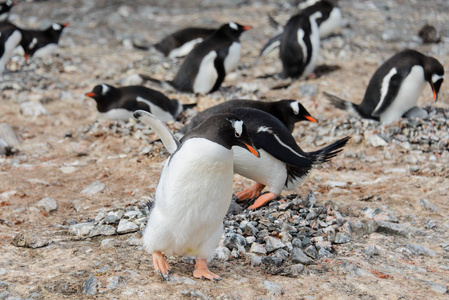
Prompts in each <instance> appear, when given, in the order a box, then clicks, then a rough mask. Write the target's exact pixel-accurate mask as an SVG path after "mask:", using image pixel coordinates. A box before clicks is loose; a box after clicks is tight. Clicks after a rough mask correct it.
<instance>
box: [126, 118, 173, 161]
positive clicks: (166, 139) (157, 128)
mask: <svg viewBox="0 0 449 300" xmlns="http://www.w3.org/2000/svg"><path fill="white" fill-rule="evenodd" d="M133 116H134V118H135V119H137V120H139V121H141V122H143V123H145V124H147V125H149V126H150V127H151V129H153V131H154V132H155V133H156V134H157V135H158V136H159V137H160V139H161V140H162V143H163V144H164V146H165V148H167V150H168V152H169V153H170V154H173V153H174V152H175V151H176V150H177V149H178V147H179V141H178V139H177V138H176V137H175V136H174V135H173V134H172V133H171V131H170V130H169V129H168V128H167V126H165V124H164V123H163V122H162V121H161V120H159V119H158V118H156V117H155V116H154V115H153V114H151V113H149V112H147V111H144V110H136V111H135V112H134V114H133Z"/></svg>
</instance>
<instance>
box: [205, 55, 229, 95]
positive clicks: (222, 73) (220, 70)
mask: <svg viewBox="0 0 449 300" xmlns="http://www.w3.org/2000/svg"><path fill="white" fill-rule="evenodd" d="M227 54H228V49H227V48H221V49H220V50H218V52H217V57H216V58H215V60H214V67H215V70H217V74H218V77H217V80H216V81H215V84H214V87H213V88H212V90H210V92H209V93H212V92H215V91H216V90H218V89H219V88H220V86H221V84H222V83H223V81H224V79H225V77H226V69H225V66H224V61H225V58H226V55H227Z"/></svg>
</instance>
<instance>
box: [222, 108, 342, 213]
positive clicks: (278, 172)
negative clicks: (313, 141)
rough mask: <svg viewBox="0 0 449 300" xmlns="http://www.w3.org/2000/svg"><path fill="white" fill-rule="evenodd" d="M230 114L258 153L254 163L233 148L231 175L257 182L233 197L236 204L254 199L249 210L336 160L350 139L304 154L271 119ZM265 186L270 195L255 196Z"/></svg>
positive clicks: (240, 111) (250, 111) (246, 111)
mask: <svg viewBox="0 0 449 300" xmlns="http://www.w3.org/2000/svg"><path fill="white" fill-rule="evenodd" d="M231 113H233V114H235V115H237V116H238V117H239V118H240V119H242V120H243V122H244V123H245V125H246V128H247V130H248V135H249V137H250V139H251V140H252V141H253V143H254V146H255V147H256V149H257V150H258V151H259V153H260V158H259V159H257V160H255V159H253V158H252V157H250V156H249V155H246V153H244V152H243V151H241V150H240V149H238V148H235V149H234V148H233V150H234V172H235V173H237V174H240V175H242V176H244V177H246V178H249V179H252V180H254V181H256V182H257V184H255V185H254V186H253V187H251V188H248V189H246V190H244V191H242V192H240V193H237V194H236V196H237V198H239V200H240V201H243V200H245V199H252V198H254V197H258V198H257V199H256V201H255V202H254V204H253V205H251V206H250V207H249V209H255V208H258V207H260V206H262V205H264V204H265V203H267V202H268V201H271V200H274V199H276V197H277V196H279V194H280V193H281V191H282V189H284V188H287V189H293V188H295V187H296V186H297V184H298V183H299V182H300V181H301V180H302V179H303V178H304V177H306V176H307V174H308V173H309V172H310V170H311V169H312V167H313V166H315V165H318V164H321V163H324V162H327V161H329V160H330V159H331V158H333V157H334V156H336V155H337V154H338V153H339V152H340V151H341V150H342V149H341V148H342V147H343V146H344V145H345V144H346V143H347V141H348V140H349V139H350V137H345V138H343V139H340V140H338V141H336V142H334V143H332V144H330V145H328V146H326V147H324V148H322V149H319V150H317V151H313V152H304V151H303V150H302V149H301V148H300V147H299V146H298V144H297V143H296V141H295V139H294V138H293V136H292V135H291V134H290V132H289V130H288V129H287V127H285V126H284V124H282V122H281V121H279V120H278V119H277V118H275V117H274V116H272V115H270V114H268V113H266V112H264V111H261V110H258V109H254V108H236V109H234V110H231ZM265 186H268V188H269V190H270V192H268V193H265V194H263V195H262V196H259V195H260V193H261V191H262V190H263V189H264V188H265Z"/></svg>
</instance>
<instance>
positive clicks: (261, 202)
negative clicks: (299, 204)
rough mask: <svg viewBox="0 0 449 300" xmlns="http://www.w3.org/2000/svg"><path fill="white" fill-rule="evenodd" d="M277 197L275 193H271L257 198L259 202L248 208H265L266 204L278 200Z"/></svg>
mask: <svg viewBox="0 0 449 300" xmlns="http://www.w3.org/2000/svg"><path fill="white" fill-rule="evenodd" d="M276 197H277V195H276V194H275V193H271V192H270V193H266V194H263V195H262V196H260V197H259V198H257V200H256V201H254V204H253V205H251V206H250V207H248V209H256V208H259V207H261V206H263V205H264V204H266V203H267V202H269V201H271V200H274V199H276Z"/></svg>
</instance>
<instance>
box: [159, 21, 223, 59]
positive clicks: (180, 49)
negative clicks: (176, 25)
mask: <svg viewBox="0 0 449 300" xmlns="http://www.w3.org/2000/svg"><path fill="white" fill-rule="evenodd" d="M215 31H217V29H216V28H201V27H187V28H184V29H181V30H178V31H176V32H174V33H172V34H170V35H168V36H166V37H165V38H163V39H162V40H161V41H160V42H159V43H157V44H154V48H155V49H156V50H158V51H159V52H161V53H162V54H164V55H165V56H167V57H169V58H177V57H184V56H186V55H187V54H189V53H190V51H192V49H193V48H194V47H195V46H196V45H197V44H199V43H201V42H202V41H203V40H204V39H205V38H207V37H209V36H210V35H212V34H213V33H214V32H215Z"/></svg>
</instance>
